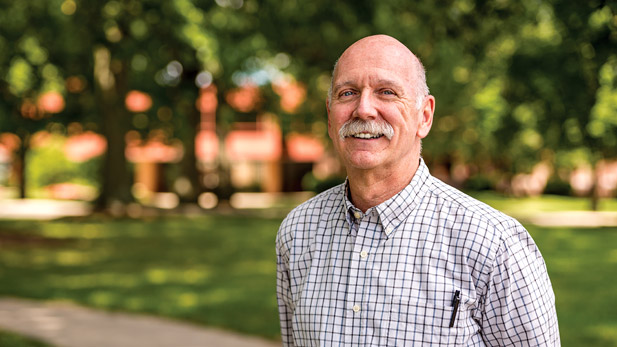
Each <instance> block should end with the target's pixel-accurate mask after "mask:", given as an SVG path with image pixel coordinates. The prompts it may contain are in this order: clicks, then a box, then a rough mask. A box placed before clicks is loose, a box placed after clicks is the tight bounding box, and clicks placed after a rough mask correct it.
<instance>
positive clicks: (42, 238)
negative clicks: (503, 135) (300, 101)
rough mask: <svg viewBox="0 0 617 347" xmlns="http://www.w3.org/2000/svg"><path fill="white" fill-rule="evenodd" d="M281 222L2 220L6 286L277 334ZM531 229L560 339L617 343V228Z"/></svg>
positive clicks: (0, 254) (0, 251) (38, 295)
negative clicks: (277, 252) (543, 260)
mask: <svg viewBox="0 0 617 347" xmlns="http://www.w3.org/2000/svg"><path fill="white" fill-rule="evenodd" d="M279 223H280V219H264V218H256V217H232V216H215V215H206V216H200V217H195V218H180V217H178V218H167V219H150V220H129V219H124V220H116V219H103V218H94V217H93V218H84V219H66V220H58V221H47V222H35V221H0V283H2V285H1V286H0V296H16V297H25V298H35V299H53V300H67V301H73V302H78V303H81V304H84V305H88V306H92V307H98V308H103V309H110V310H124V311H133V312H146V313H153V314H157V315H163V316H167V317H173V318H178V319H182V320H189V321H193V322H197V323H200V324H204V325H209V326H217V327H222V328H224V329H229V330H234V331H239V332H242V333H248V334H257V335H262V336H265V337H269V338H272V339H276V338H277V337H278V334H279V327H278V316H277V307H276V294H275V288H276V287H275V276H276V274H275V255H274V237H275V234H276V231H277V229H278V226H279ZM529 230H530V232H531V233H532V235H533V236H534V238H535V239H536V241H537V243H538V245H539V247H540V249H541V251H542V253H543V255H544V257H545V258H546V260H547V264H548V268H549V273H550V275H551V279H552V281H553V286H554V288H555V292H556V295H557V310H558V314H559V319H560V329H561V335H562V343H563V346H591V345H593V346H617V295H616V294H615V293H617V280H615V277H614V274H615V269H617V228H612V229H611V228H603V229H573V228H555V229H549V228H540V227H533V226H529ZM0 336H1V335H0ZM0 341H1V340H0Z"/></svg>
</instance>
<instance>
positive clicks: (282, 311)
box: [276, 227, 293, 346]
mask: <svg viewBox="0 0 617 347" xmlns="http://www.w3.org/2000/svg"><path fill="white" fill-rule="evenodd" d="M282 229H283V228H282V227H281V230H279V234H278V236H277V239H276V258H277V261H276V296H277V301H278V307H279V319H280V324H281V338H282V340H283V346H293V332H292V322H291V320H292V317H293V308H292V299H291V285H290V278H289V252H288V251H287V250H286V247H285V245H284V243H283V242H282V240H281V232H282Z"/></svg>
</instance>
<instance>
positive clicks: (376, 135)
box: [351, 133, 383, 139]
mask: <svg viewBox="0 0 617 347" xmlns="http://www.w3.org/2000/svg"><path fill="white" fill-rule="evenodd" d="M351 136H352V137H355V138H359V139H376V138H378V137H382V136H383V134H367V133H361V134H353V135H351Z"/></svg>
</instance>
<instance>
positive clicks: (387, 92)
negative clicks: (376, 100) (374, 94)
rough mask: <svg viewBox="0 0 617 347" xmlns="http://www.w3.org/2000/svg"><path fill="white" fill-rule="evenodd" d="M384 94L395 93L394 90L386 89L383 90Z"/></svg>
mask: <svg viewBox="0 0 617 347" xmlns="http://www.w3.org/2000/svg"><path fill="white" fill-rule="evenodd" d="M382 94H386V95H395V94H394V92H393V91H391V90H389V89H386V90H383V91H382Z"/></svg>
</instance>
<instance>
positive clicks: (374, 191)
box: [347, 158, 420, 212]
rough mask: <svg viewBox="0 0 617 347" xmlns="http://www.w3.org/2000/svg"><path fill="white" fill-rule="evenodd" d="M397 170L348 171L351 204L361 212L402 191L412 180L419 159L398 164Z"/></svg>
mask: <svg viewBox="0 0 617 347" xmlns="http://www.w3.org/2000/svg"><path fill="white" fill-rule="evenodd" d="M400 164H401V165H400V167H397V168H376V169H372V170H348V172H347V176H348V178H349V190H350V194H351V202H352V203H353V204H354V206H355V207H357V208H358V209H360V210H361V211H362V212H366V210H368V209H369V208H371V207H374V206H377V205H379V204H381V203H382V202H384V201H386V200H388V199H390V198H391V197H393V196H394V195H396V194H397V193H398V192H400V191H401V190H403V189H404V188H405V187H406V186H407V185H408V184H409V183H410V182H411V180H412V178H413V176H414V175H415V173H416V171H417V170H418V166H419V164H420V161H419V158H418V159H417V160H414V161H412V162H411V163H400Z"/></svg>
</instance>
